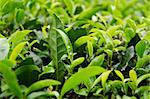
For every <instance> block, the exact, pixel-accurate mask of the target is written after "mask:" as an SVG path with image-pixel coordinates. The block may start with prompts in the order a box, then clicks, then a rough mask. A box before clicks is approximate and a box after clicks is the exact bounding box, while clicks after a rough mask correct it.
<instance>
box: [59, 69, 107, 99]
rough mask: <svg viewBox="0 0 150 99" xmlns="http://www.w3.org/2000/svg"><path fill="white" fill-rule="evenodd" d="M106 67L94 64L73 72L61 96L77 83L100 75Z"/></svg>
mask: <svg viewBox="0 0 150 99" xmlns="http://www.w3.org/2000/svg"><path fill="white" fill-rule="evenodd" d="M104 71H105V69H103V68H102V67H98V66H92V67H87V68H84V69H82V70H80V71H78V72H77V73H75V74H73V75H72V76H71V77H70V78H69V79H68V80H67V81H66V82H65V84H64V85H63V87H62V90H61V97H62V96H63V95H64V94H65V93H66V92H68V91H69V90H71V89H73V88H74V87H76V86H77V85H79V84H80V83H81V82H84V81H86V80H87V79H88V78H90V77H92V76H95V75H98V74H100V73H102V72H104Z"/></svg>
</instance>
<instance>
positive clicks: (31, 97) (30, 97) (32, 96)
mask: <svg viewBox="0 0 150 99" xmlns="http://www.w3.org/2000/svg"><path fill="white" fill-rule="evenodd" d="M58 95H59V94H58V92H56V91H52V92H43V91H39V92H32V93H31V94H30V95H28V96H27V99H37V98H39V97H40V96H48V97H50V96H56V97H58Z"/></svg>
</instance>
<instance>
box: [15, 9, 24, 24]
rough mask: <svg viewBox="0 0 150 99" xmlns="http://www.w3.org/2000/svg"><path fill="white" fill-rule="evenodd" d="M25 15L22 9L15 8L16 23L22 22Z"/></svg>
mask: <svg viewBox="0 0 150 99" xmlns="http://www.w3.org/2000/svg"><path fill="white" fill-rule="evenodd" d="M24 17H25V13H24V10H23V9H17V13H16V21H17V22H18V23H20V22H22V21H23V19H24Z"/></svg>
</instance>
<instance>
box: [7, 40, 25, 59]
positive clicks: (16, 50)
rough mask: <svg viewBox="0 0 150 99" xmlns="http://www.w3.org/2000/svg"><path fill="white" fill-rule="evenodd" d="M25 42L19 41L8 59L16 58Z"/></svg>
mask: <svg viewBox="0 0 150 99" xmlns="http://www.w3.org/2000/svg"><path fill="white" fill-rule="evenodd" d="M26 43H27V42H21V43H19V44H18V45H17V46H16V47H15V48H14V49H13V51H12V53H11V55H10V57H9V59H10V60H14V61H15V60H16V58H17V56H18V55H19V54H20V52H21V51H22V49H23V47H24V46H25V44H26Z"/></svg>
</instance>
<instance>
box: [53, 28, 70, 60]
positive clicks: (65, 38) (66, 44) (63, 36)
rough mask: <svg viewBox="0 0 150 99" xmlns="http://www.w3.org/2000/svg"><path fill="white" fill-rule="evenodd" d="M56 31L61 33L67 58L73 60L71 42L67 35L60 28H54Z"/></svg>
mask: <svg viewBox="0 0 150 99" xmlns="http://www.w3.org/2000/svg"><path fill="white" fill-rule="evenodd" d="M56 31H57V32H58V33H59V34H60V35H61V37H62V39H63V41H64V43H65V46H66V49H67V52H68V55H69V59H71V60H73V48H72V44H71V42H70V40H69V38H68V36H67V35H66V34H65V33H64V32H63V31H62V30H60V29H56Z"/></svg>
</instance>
